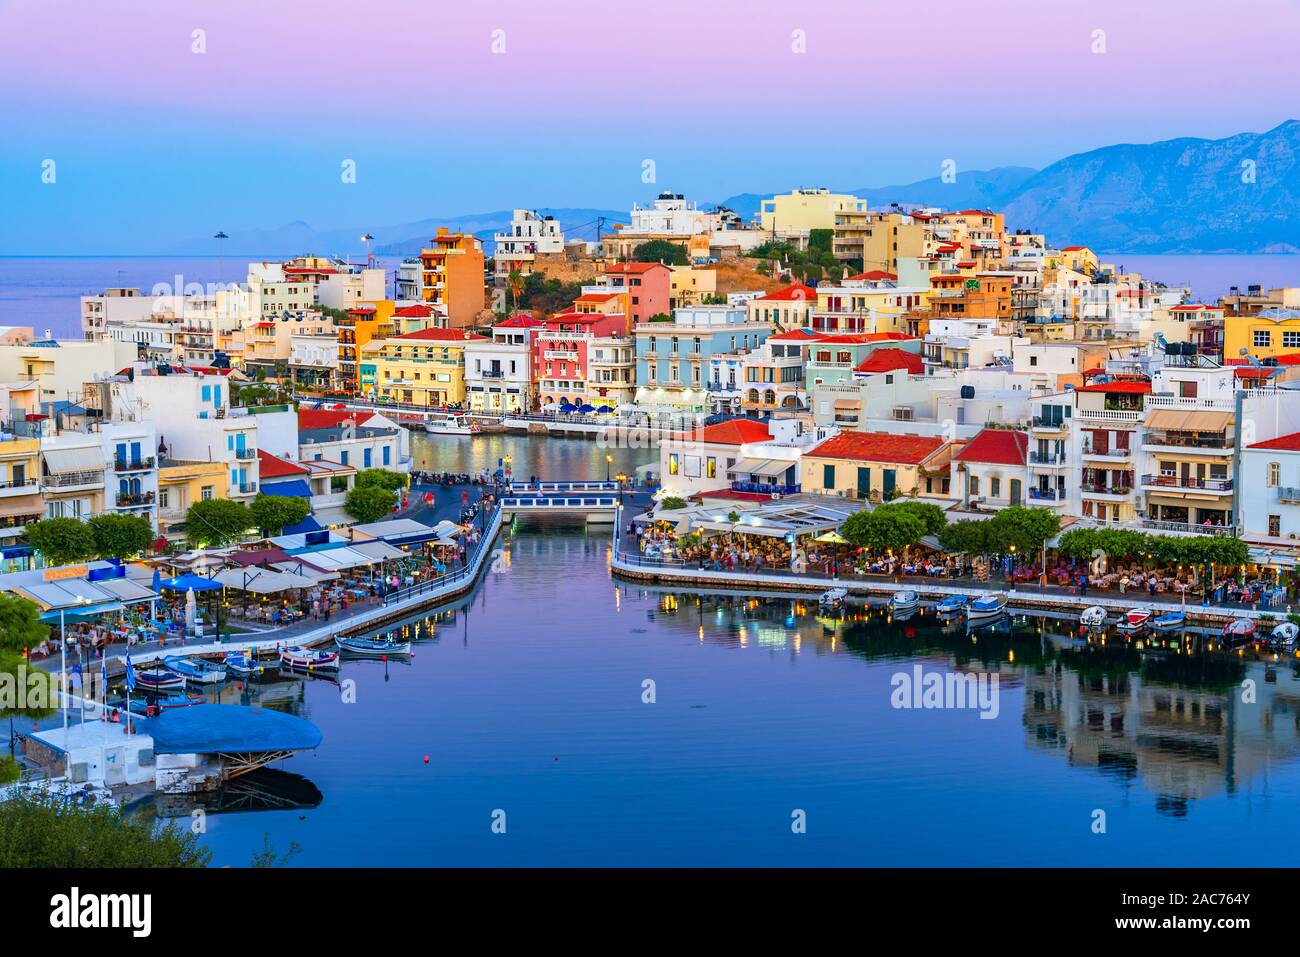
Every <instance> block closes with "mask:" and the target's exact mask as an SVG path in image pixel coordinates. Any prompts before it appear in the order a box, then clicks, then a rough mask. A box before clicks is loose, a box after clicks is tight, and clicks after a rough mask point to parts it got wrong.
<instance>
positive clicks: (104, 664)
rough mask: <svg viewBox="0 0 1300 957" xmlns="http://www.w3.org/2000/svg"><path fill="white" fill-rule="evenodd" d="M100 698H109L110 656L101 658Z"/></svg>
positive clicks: (102, 699) (103, 700) (102, 700)
mask: <svg viewBox="0 0 1300 957" xmlns="http://www.w3.org/2000/svg"><path fill="white" fill-rule="evenodd" d="M99 700H100V702H101V703H102V702H105V701H107V700H108V656H107V655H105V656H104V657H103V658H100V659H99Z"/></svg>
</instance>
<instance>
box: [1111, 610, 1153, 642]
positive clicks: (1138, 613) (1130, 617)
mask: <svg viewBox="0 0 1300 957" xmlns="http://www.w3.org/2000/svg"><path fill="white" fill-rule="evenodd" d="M1150 624H1151V609H1150V608H1130V609H1129V610H1128V611H1127V612H1125V614H1124V617H1123V618H1121V619H1120V620H1119V624H1118V625H1117V626H1116V627H1117V628H1119V630H1120V631H1122V632H1123V633H1124V634H1126V635H1136V634H1138V633H1139V632H1143V631H1146V629H1147V627H1148V626H1149V625H1150Z"/></svg>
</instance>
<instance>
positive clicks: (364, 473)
mask: <svg viewBox="0 0 1300 957" xmlns="http://www.w3.org/2000/svg"><path fill="white" fill-rule="evenodd" d="M408 484H410V477H409V476H407V475H406V474H404V473H402V472H393V471H390V470H389V469H362V470H361V471H360V472H358V473H357V479H356V485H358V486H362V485H373V486H374V487H376V488H385V489H388V491H390V492H396V491H399V490H401V489H404V488H406V486H407V485H408Z"/></svg>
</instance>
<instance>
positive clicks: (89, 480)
mask: <svg viewBox="0 0 1300 957" xmlns="http://www.w3.org/2000/svg"><path fill="white" fill-rule="evenodd" d="M42 484H43V485H44V486H45V487H46V488H71V487H72V486H74V485H103V484H104V471H103V469H87V470H85V471H81V472H52V473H50V474H49V475H47V476H45V478H44V479H42Z"/></svg>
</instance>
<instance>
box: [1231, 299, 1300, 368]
mask: <svg viewBox="0 0 1300 957" xmlns="http://www.w3.org/2000/svg"><path fill="white" fill-rule="evenodd" d="M1243 349H1244V350H1245V351H1246V353H1248V354H1249V355H1252V356H1254V357H1255V358H1256V359H1268V358H1272V357H1274V356H1282V355H1287V354H1289V353H1295V352H1300V309H1284V308H1272V309H1264V310H1262V311H1261V312H1260V313H1259V314H1258V315H1254V316H1225V317H1224V319H1223V357H1224V358H1225V359H1236V358H1239V357H1240V356H1241V355H1242V350H1243Z"/></svg>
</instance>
